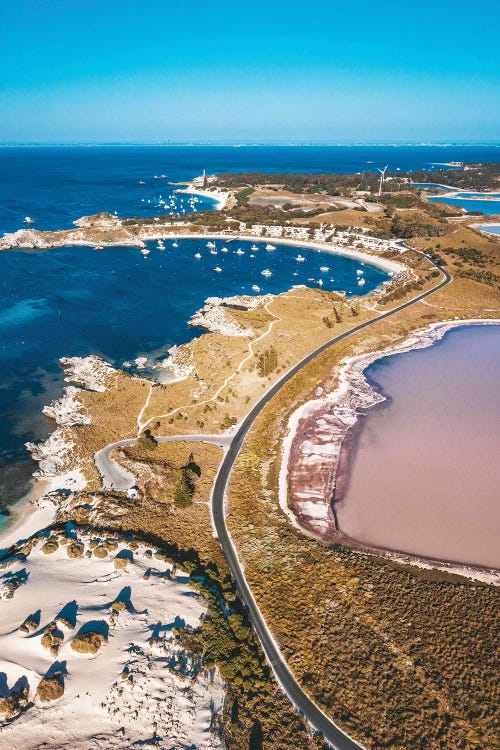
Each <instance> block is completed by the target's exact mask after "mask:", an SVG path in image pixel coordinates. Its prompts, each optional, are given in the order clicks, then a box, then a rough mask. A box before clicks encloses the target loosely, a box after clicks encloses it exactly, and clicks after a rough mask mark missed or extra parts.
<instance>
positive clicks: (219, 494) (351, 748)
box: [212, 268, 452, 750]
mask: <svg viewBox="0 0 500 750" xmlns="http://www.w3.org/2000/svg"><path fill="white" fill-rule="evenodd" d="M439 270H440V271H441V272H442V273H443V275H444V279H443V280H442V281H441V282H440V284H438V285H437V286H436V287H434V288H433V289H429V290H428V291H426V292H423V293H422V294H419V295H418V296H417V297H415V298H414V299H412V300H410V301H409V302H405V303H403V304H402V305H399V306H398V307H396V308H394V309H393V310H389V311H388V312H384V313H382V314H381V315H378V316H377V317H376V318H372V319H371V320H368V321H366V322H364V323H360V324H359V325H357V326H355V327H354V328H351V329H350V330H349V331H346V332H345V333H342V334H340V335H339V336H335V337H334V338H333V339H331V340H330V341H328V342H327V343H326V344H323V345H322V346H320V347H318V348H317V349H316V350H315V351H314V352H312V353H311V354H309V355H308V356H307V357H304V359H303V360H302V361H301V362H299V363H298V364H297V365H295V367H293V368H292V369H291V370H290V371H289V372H287V373H286V374H285V375H284V376H283V377H282V378H281V379H280V380H279V381H278V382H277V383H275V384H274V385H273V386H272V388H270V389H269V391H268V392H267V393H266V394H265V395H264V396H263V397H262V398H261V400H260V401H259V402H258V403H257V404H256V405H255V406H254V408H253V409H252V411H251V412H250V413H249V414H248V415H247V416H246V418H245V419H244V421H243V422H242V423H241V425H240V427H239V429H238V431H237V432H236V434H235V435H234V437H233V439H232V441H231V444H230V446H229V449H228V451H227V453H226V455H225V456H224V460H223V462H222V464H221V467H220V469H219V473H218V474H217V478H216V480H215V485H214V490H213V495H212V516H213V522H214V525H215V529H216V532H217V536H218V539H219V543H220V545H221V547H222V550H223V552H224V555H225V557H226V560H227V564H228V566H229V569H230V571H231V574H232V576H233V579H234V581H235V583H236V586H237V588H238V591H239V593H240V596H241V598H242V599H243V601H244V602H245V604H246V606H247V608H248V612H249V615H250V619H251V621H252V625H253V627H254V629H255V631H256V633H257V635H258V637H259V640H260V642H261V644H262V648H263V649H264V653H265V654H266V657H267V660H268V662H269V664H270V665H271V667H272V669H273V671H274V674H275V675H276V678H277V680H278V682H279V683H280V685H281V687H282V689H283V690H284V692H285V693H286V695H287V696H288V698H289V699H290V701H291V702H292V703H293V705H294V706H295V707H296V708H297V709H298V710H299V711H300V712H301V713H302V714H303V716H304V718H305V719H307V721H308V722H309V723H310V724H311V725H312V726H313V727H314V729H316V730H317V731H319V732H320V733H321V734H322V736H323V738H324V739H325V740H326V741H327V742H328V743H329V744H330V745H331V747H333V748H335V750H359V748H360V747H362V745H359V744H358V743H357V742H355V741H354V740H353V739H351V738H350V737H349V736H348V735H347V734H346V733H345V732H343V731H342V730H341V729H340V728H339V727H337V726H336V724H334V722H333V721H332V720H331V719H330V718H329V717H328V716H326V714H324V713H323V712H322V711H321V710H320V709H319V708H318V706H316V704H315V703H313V702H312V701H311V699H310V698H309V697H308V696H307V695H306V693H305V692H304V691H303V690H302V688H301V687H300V685H299V684H298V682H297V680H296V679H295V677H294V675H293V673H292V672H291V671H290V669H289V668H288V666H287V663H286V661H285V658H284V656H283V655H282V654H281V652H280V650H279V648H278V646H277V644H276V642H275V641H274V638H273V636H272V634H271V632H270V630H269V628H268V627H267V625H266V621H265V620H264V617H263V616H262V614H261V612H260V610H259V608H258V606H257V603H256V601H255V599H254V598H253V595H252V592H251V591H250V588H249V586H248V584H247V581H246V578H245V574H244V572H243V570H242V568H241V565H240V561H239V560H238V555H237V554H236V549H235V547H234V545H233V542H232V540H231V537H230V536H229V532H228V530H227V527H226V522H225V503H224V500H225V492H226V487H227V483H228V480H229V476H230V474H231V471H232V469H233V466H234V463H235V461H236V459H237V457H238V453H239V452H240V449H241V445H242V443H243V440H244V439H245V437H246V435H247V433H248V431H249V430H250V428H251V427H252V425H253V423H254V422H255V420H256V418H257V417H258V415H259V414H260V412H261V411H262V409H263V408H264V407H265V406H266V404H267V403H268V402H269V401H270V400H271V399H272V398H273V396H275V395H276V394H277V393H278V391H279V390H281V388H282V387H283V386H284V385H285V383H287V382H288V381H289V380H290V379H291V378H293V377H294V375H296V374H297V373H298V372H299V371H300V370H301V369H302V368H303V367H304V366H305V365H306V364H308V363H309V362H310V361H311V360H313V359H314V358H315V357H317V356H318V355H319V354H321V353H322V352H324V351H326V350H327V349H329V348H330V347H332V346H334V345H335V344H337V343H339V341H343V340H344V339H346V338H348V337H349V336H353V335H354V334H356V333H358V332H359V331H362V330H363V329H364V328H367V327H368V326H370V325H372V324H373V323H376V322H378V321H380V320H384V319H385V318H388V317H390V316H391V315H395V314H396V313H398V312H401V310H405V309H406V308H407V307H410V306H411V305H413V304H415V303H416V302H419V301H420V300H422V299H424V298H425V297H427V296H429V295H430V294H433V293H434V292H437V291H438V290H439V289H442V288H443V287H444V286H446V285H447V284H449V283H450V281H451V280H452V276H451V274H449V273H448V272H447V271H445V270H444V269H442V268H439Z"/></svg>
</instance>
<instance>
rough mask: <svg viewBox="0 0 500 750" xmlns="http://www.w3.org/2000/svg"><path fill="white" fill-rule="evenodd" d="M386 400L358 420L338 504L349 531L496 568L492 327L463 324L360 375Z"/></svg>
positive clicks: (497, 433) (497, 398) (497, 413)
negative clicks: (425, 345) (430, 344)
mask: <svg viewBox="0 0 500 750" xmlns="http://www.w3.org/2000/svg"><path fill="white" fill-rule="evenodd" d="M365 374H366V375H367V377H368V379H369V380H370V382H371V383H373V384H375V385H376V386H377V387H379V388H381V389H382V390H383V392H384V394H385V395H387V396H388V397H389V400H388V401H386V402H384V403H383V404H381V405H379V406H377V407H375V408H374V409H372V410H371V411H370V412H369V413H368V414H367V415H366V416H364V417H362V418H361V425H360V427H359V430H358V434H357V436H356V437H355V438H354V439H353V446H352V448H350V449H349V456H348V458H347V460H348V461H349V482H348V485H347V487H346V488H345V490H344V494H343V497H342V499H341V500H340V501H337V503H336V510H337V518H338V523H339V526H340V529H341V530H342V531H343V532H345V533H346V534H348V535H349V536H351V537H354V538H355V539H359V540H361V541H364V542H367V543H370V544H375V545H378V546H381V547H386V548H389V549H395V550H401V551H404V552H410V553H414V554H417V555H424V556H427V557H434V558H438V559H441V560H452V561H458V562H463V563H472V564H475V565H482V566H487V567H490V566H493V567H498V568H500V543H499V541H500V534H499V532H500V326H463V327H460V328H457V329H453V330H451V331H449V332H448V333H447V334H446V335H445V336H444V338H443V339H442V340H441V341H440V342H438V343H436V344H434V345H433V346H432V347H430V348H428V349H421V350H415V351H412V352H407V353H405V354H398V355H394V356H392V357H386V358H384V359H381V360H378V361H377V362H375V363H374V364H373V365H371V366H370V367H369V368H368V369H367V370H366V373H365Z"/></svg>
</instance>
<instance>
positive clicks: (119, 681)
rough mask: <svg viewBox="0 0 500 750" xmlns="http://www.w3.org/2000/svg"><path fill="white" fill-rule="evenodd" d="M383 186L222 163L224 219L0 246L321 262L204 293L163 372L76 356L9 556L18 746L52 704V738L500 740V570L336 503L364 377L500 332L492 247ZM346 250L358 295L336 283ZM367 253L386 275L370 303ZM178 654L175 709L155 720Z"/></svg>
mask: <svg viewBox="0 0 500 750" xmlns="http://www.w3.org/2000/svg"><path fill="white" fill-rule="evenodd" d="M476 172H477V170H476V171H475V170H474V169H472V170H467V171H466V172H465V171H464V176H463V179H464V180H469V179H472V178H471V177H470V175H472V174H475V173H476ZM476 176H477V175H476ZM374 177H375V176H371V177H367V178H366V180H365V179H364V178H363V181H362V184H358V183H359V182H360V181H361V178H359V176H354V175H351V176H346V175H344V176H342V175H329V176H325V175H323V176H315V177H314V178H312V176H309V177H308V178H307V179H306V176H304V175H302V176H301V175H272V176H270V175H268V176H265V177H264V176H263V175H262V174H259V175H257V174H256V175H249V174H243V175H227V174H224V175H219V176H217V177H216V176H211V177H210V178H209V187H208V188H207V189H206V191H205V192H206V195H207V196H208V195H209V194H210V195H211V196H212V197H214V198H215V199H216V200H219V205H218V208H219V210H217V211H212V212H209V211H206V212H193V213H192V214H189V215H188V214H186V215H185V216H179V215H172V214H159V215H157V216H153V217H151V218H124V217H120V218H119V217H117V216H113V215H111V214H108V213H100V214H97V215H93V216H87V217H83V218H81V219H79V220H77V221H75V225H76V226H75V228H72V229H63V230H58V231H41V230H37V229H34V228H28V229H20V230H18V231H16V232H13V233H9V234H6V235H4V236H3V237H2V238H1V239H0V250H2V251H5V252H12V251H14V252H17V251H22V252H24V251H26V250H28V251H31V252H35V253H36V252H39V251H49V250H50V249H51V248H64V247H68V246H74V257H75V263H78V252H79V249H78V248H82V247H94V248H96V252H97V253H98V254H99V253H106V252H109V250H108V248H111V247H116V248H123V252H124V253H126V252H133V250H131V248H137V250H138V252H137V259H138V261H140V262H144V263H148V262H149V260H150V258H148V256H151V255H152V254H154V253H161V252H163V251H165V252H168V248H167V249H166V250H165V244H164V243H168V246H169V247H171V246H172V243H174V242H175V243H176V245H178V246H180V249H181V250H182V247H183V245H182V243H183V242H186V241H187V240H196V241H197V242H199V248H200V251H201V250H203V252H205V253H209V254H211V253H212V251H213V252H214V253H215V254H218V253H220V254H221V255H220V256H219V258H222V257H223V251H227V253H228V256H229V254H230V253H234V254H235V253H236V252H237V251H235V250H234V248H235V247H238V248H239V249H240V251H241V254H245V253H248V254H250V253H251V252H252V253H255V254H257V253H260V254H261V255H260V256H259V257H261V258H262V257H263V256H264V257H265V255H266V253H269V256H268V257H271V255H272V254H273V253H275V252H277V253H281V255H280V258H282V259H283V260H282V262H283V263H284V264H289V265H290V264H292V263H294V264H299V265H300V264H301V263H302V262H303V261H304V257H303V256H302V255H301V253H300V251H301V250H302V251H303V252H305V251H306V250H312V251H314V252H315V253H319V254H321V256H320V259H319V261H318V262H321V263H322V265H321V267H320V269H321V270H320V273H319V275H318V273H316V274H315V276H314V278H313V277H311V279H310V283H308V284H307V285H303V284H300V285H293V286H292V288H289V289H288V290H286V291H283V292H281V293H264V294H261V293H260V291H261V290H260V289H259V293H257V294H255V295H248V294H235V295H232V296H229V297H211V298H208V299H207V300H206V303H205V305H204V306H203V307H202V308H201V309H200V310H199V311H198V312H197V313H196V314H195V316H194V317H193V318H192V325H194V326H195V327H197V328H201V329H204V332H203V333H201V335H199V336H197V337H194V338H192V339H191V340H188V341H186V342H184V343H182V344H180V345H178V346H176V347H174V348H172V349H170V352H169V356H168V357H167V358H166V360H165V361H164V362H162V363H161V368H159V369H158V372H156V370H154V369H153V364H152V362H150V361H149V360H148V358H145V361H143V360H142V359H138V360H136V361H135V366H132V363H130V365H131V366H130V367H128V368H127V367H123V368H118V367H114V366H112V365H111V364H110V363H108V362H105V361H104V360H103V359H102V358H100V357H99V356H97V355H92V356H87V357H85V356H81V357H67V358H64V359H62V360H61V366H62V367H63V368H64V373H65V380H66V382H67V386H66V388H65V391H64V393H63V394H62V395H61V396H60V397H59V398H57V399H56V400H55V401H53V402H52V403H51V404H47V405H46V407H45V409H44V413H45V414H46V415H47V417H48V418H49V419H50V420H52V422H53V426H54V430H53V431H52V432H51V434H50V436H49V437H48V439H46V440H45V441H41V442H36V443H35V442H34V443H32V444H30V445H29V446H28V447H29V450H30V451H31V453H32V456H33V458H34V459H35V461H36V462H37V463H38V470H37V479H36V482H35V484H34V487H33V491H32V494H31V497H30V498H29V499H28V500H27V501H25V503H24V504H22V505H21V507H20V508H19V516H18V518H17V519H14V522H13V524H12V525H11V526H10V527H9V528H8V529H7V530H6V532H4V541H3V545H2V546H4V547H5V549H4V551H3V554H2V558H1V563H0V564H1V565H2V573H3V576H2V587H3V588H2V590H1V591H2V593H1V596H2V599H4V600H5V605H6V608H8V609H7V612H8V614H7V619H6V621H5V622H6V625H5V627H4V628H2V633H1V635H0V657H1V658H2V660H3V663H4V664H5V667H4V671H5V672H6V674H7V683H8V685H9V693H8V695H7V696H6V697H4V698H2V699H1V702H0V711H1V712H2V713H1V716H2V717H3V719H4V721H5V722H6V724H5V726H6V727H8V735H7V734H5V736H6V737H7V736H9V738H10V742H11V743H14V744H18V745H19V746H21V745H23V746H24V747H35V746H36V745H35V744H34V743H33V742H32V740H31V739H30V737H31V734H30V725H32V724H33V722H35V723H37V726H39V727H40V730H42V729H43V728H44V726H46V722H47V720H48V719H49V720H50V722H51V726H52V731H53V732H54V737H55V738H56V742H59V745H60V746H61V747H63V746H65V743H66V745H67V743H68V742H69V743H71V741H77V740H78V741H81V738H82V735H81V734H80V733H81V732H82V731H84V732H87V734H86V739H88V738H90V737H96V736H103V737H105V738H109V737H111V736H112V735H113V733H116V732H121V736H122V737H123V738H124V741H126V742H127V743H129V744H128V745H127V746H129V745H131V744H132V743H134V742H137V741H139V739H140V738H141V737H142V734H141V731H142V730H141V725H142V724H143V723H144V722H145V721H148V722H150V721H151V719H153V723H152V726H153V728H154V735H153V738H152V740H151V742H153V741H154V740H155V738H167V737H168V739H169V741H170V742H177V743H179V744H182V743H185V742H187V741H188V739H189V741H191V742H194V743H195V745H196V747H198V748H215V747H221V748H222V747H228V748H242V747H247V746H248V744H249V742H250V746H251V747H258V746H259V745H258V744H254V745H252V744H251V743H252V742H254V743H257V742H258V741H260V742H261V743H262V737H265V738H266V742H265V745H264V746H265V747H269V748H273V750H275V749H276V750H281V749H282V750H285V748H287V749H288V748H290V747H291V746H292V745H293V747H294V748H297V749H298V748H304V749H305V748H307V749H308V750H309V749H310V750H313V748H314V749H317V750H319V748H324V747H326V746H331V747H334V748H342V749H344V748H347V749H350V748H360V747H370V748H373V749H374V750H375V749H376V748H377V749H378V748H382V747H385V748H394V750H396V748H401V747H408V745H407V744H405V743H406V738H407V737H408V736H412V737H419V738H420V740H419V741H420V743H421V745H419V746H421V747H427V748H432V750H434V749H435V750H438V748H440V747H444V746H446V747H447V748H457V750H458V748H463V747H470V748H481V747H493V743H494V739H493V735H494V710H495V706H494V697H493V696H494V690H493V689H492V686H493V682H494V679H495V675H494V670H493V667H492V664H491V662H490V658H491V653H490V646H489V643H490V640H489V639H490V634H491V633H492V632H493V629H494V627H495V614H496V604H497V601H498V589H497V587H496V584H498V580H499V574H498V570H497V569H495V568H491V567H484V566H480V565H474V564H470V563H467V564H464V563H463V561H460V560H446V559H438V558H433V559H429V558H426V557H424V556H419V555H416V554H413V553H410V552H408V551H406V550H404V549H403V550H400V551H394V550H388V549H381V548H378V547H377V546H376V545H373V546H370V545H367V544H362V543H360V542H359V541H358V540H356V539H351V538H350V537H349V536H348V535H346V534H344V533H343V531H342V529H341V528H339V527H338V522H337V520H336V518H335V512H334V508H335V506H334V505H333V504H332V499H333V497H334V494H335V485H336V481H337V467H338V459H339V456H340V453H341V449H342V446H343V444H344V441H345V439H346V435H348V433H349V431H350V429H351V428H352V426H353V424H354V423H355V422H356V420H357V419H358V417H359V415H360V414H362V413H364V412H365V411H366V410H367V409H369V408H370V406H371V405H372V403H373V401H374V400H376V396H374V394H373V392H371V391H370V389H369V388H367V387H366V381H364V376H363V372H364V370H365V369H366V367H367V366H368V364H369V363H370V362H373V361H374V360H376V359H378V358H379V357H380V356H384V355H386V354H387V353H389V352H397V351H406V350H411V349H414V348H416V347H419V346H422V345H424V344H431V343H432V342H433V341H435V340H437V339H438V338H439V337H440V336H441V335H442V334H443V332H444V331H445V330H448V329H450V328H453V327H456V326H460V325H462V324H463V323H465V322H471V321H474V322H475V323H496V324H498V323H500V302H499V296H498V291H499V264H500V254H499V249H500V245H499V241H498V239H496V238H495V237H494V236H493V235H491V236H490V235H486V234H484V233H482V232H481V231H478V230H477V229H475V228H474V227H473V226H472V222H473V221H475V220H476V219H477V217H476V218H473V217H472V216H469V215H465V214H463V213H462V212H460V214H459V215H458V216H457V213H456V210H455V209H454V208H451V207H450V206H448V205H446V204H441V203H435V202H431V201H429V200H427V199H426V198H425V196H424V195H423V194H422V191H421V189H420V188H415V187H413V186H412V185H411V184H410V183H409V180H408V179H407V177H406V176H405V175H399V176H398V181H396V178H395V177H394V179H393V180H392V181H391V180H389V182H386V184H385V186H384V190H382V189H380V190H379V182H378V180H376V179H374ZM389 177H391V175H390V174H388V175H387V177H386V180H387V179H388V178H389ZM438 177H439V179H441V176H440V175H439V176H438ZM438 177H437V178H436V179H438ZM453 177H454V180H455V185H456V186H457V187H460V182H459V180H460V179H462V177H461V176H460V175H458V174H455V173H454V174H453ZM478 179H479V178H478ZM493 179H494V178H493V172H492V171H490V172H488V174H487V176H486V177H484V175H483V176H482V177H481V180H479V182H475V183H474V184H471V182H470V181H469V182H468V183H467V188H470V187H474V189H476V185H479V186H480V187H481V188H491V187H492V181H493ZM390 186H391V187H390ZM197 188H198V189H203V187H202V188H200V187H199V184H198V183H195V184H193V185H190V186H188V188H187V189H188V190H190V191H194V190H196V189H197ZM333 188H334V189H333ZM389 188H390V189H389ZM329 191H330V192H329ZM331 192H335V193H336V195H331ZM379 192H380V194H379ZM338 193H340V195H339V194H338ZM190 194H191V195H192V194H193V193H192V192H190ZM156 243H159V244H156ZM250 243H251V246H250V247H248V246H249V245H250ZM162 245H163V247H162ZM242 248H244V249H242ZM141 251H145V252H146V255H145V257H144V259H142V258H141ZM54 252H56V251H54ZM297 253H298V254H297ZM143 254H144V252H143ZM199 255H200V257H201V252H199ZM92 257H96V258H97V257H99V255H97V256H94V255H92ZM341 257H344V258H345V257H348V258H349V259H350V260H351V261H352V262H353V263H355V264H356V265H355V266H353V271H352V273H353V277H354V281H353V284H355V288H354V293H352V292H349V293H346V291H345V290H344V289H342V288H339V289H337V290H335V288H333V289H331V290H328V289H326V288H325V286H326V284H325V282H323V278H324V279H330V275H329V274H330V263H331V264H332V266H333V264H334V263H335V262H336V260H337V259H338V258H341ZM300 258H302V261H301V260H300ZM193 262H195V261H194V260H193ZM215 262H217V263H220V264H221V266H223V261H222V260H220V259H219V260H214V263H215ZM262 265H264V263H262ZM268 265H270V262H269V263H268ZM372 266H375V267H377V269H379V270H383V271H384V273H385V274H386V276H385V281H384V282H383V283H382V284H379V285H377V287H376V288H375V289H374V290H373V291H371V292H370V293H368V294H364V293H363V291H364V290H363V286H364V284H365V277H368V275H369V269H370V267H372ZM217 267H218V268H219V270H220V271H221V272H222V268H221V267H220V266H217ZM215 270H216V269H215ZM265 270H266V269H265ZM267 270H268V269H267ZM268 272H269V274H271V275H272V272H271V271H268ZM332 273H335V271H332ZM321 274H323V275H321ZM331 278H332V281H331V284H332V285H334V284H335V277H331ZM320 281H321V283H320ZM160 370H161V373H162V376H161V377H160V376H159V375H158V373H159V372H160ZM61 571H63V573H62V574H61ZM61 576H63V578H64V582H65V583H64V584H63V583H62V582H61V581H62V577H61ZM47 581H49V582H51V583H50V587H49V588H50V591H49V592H48V593H47V590H46V589H47ZM89 581H92V582H93V583H92V584H89V583H88V582H89ZM58 587H59V588H58ZM160 589H161V592H160ZM28 592H30V593H29V596H28ZM53 592H54V593H53ZM57 592H58V593H57ZM56 593H57V595H56ZM61 597H62V598H66V599H68V602H65V606H64V607H60V601H61ZM70 597H74V601H73V600H72V599H71V598H70ZM35 600H36V601H38V602H39V604H37V605H36V606H35V604H34V602H35ZM471 602H473V603H474V605H473V606H471ZM28 603H29V607H31V609H30V610H29V611H28V609H29V607H28ZM166 610H168V622H166V621H165V617H166V615H165V611H166ZM83 620H84V621H83ZM478 622H479V623H481V625H480V627H478ZM125 632H126V633H127V634H128V635H127V638H125V635H124V633H125ZM346 636H348V637H346ZM127 639H128V640H127ZM126 640H127V643H128V642H130V643H131V644H132V646H130V647H128V655H127V658H126V660H125V661H124V652H125V651H126V650H127V647H126V644H125V641H126ZM9 649H10V651H9V653H10V654H12V653H14V654H15V658H14V659H12V657H11V656H8V650H9ZM49 652H50V654H52V656H53V658H54V666H52V667H51V668H50V669H48V670H47V671H46V672H45V673H43V675H42V676H41V678H40V677H39V676H38V675H40V671H41V665H42V664H43V659H44V656H45V654H46V653H49ZM56 657H57V659H56ZM8 659H11V666H8V665H7V660H8ZM166 662H168V663H169V664H170V667H169V672H168V674H169V678H168V679H169V680H170V683H169V684H170V687H171V691H173V692H174V693H175V695H177V696H178V702H177V703H176V702H175V701H174V702H172V703H171V704H170V703H169V704H168V705H167V706H166V707H164V708H163V709H161V708H160V703H161V701H162V694H163V693H162V691H163V690H165V683H164V679H165V676H164V672H163V671H162V664H164V663H166ZM96 674H99V676H100V678H102V683H103V687H102V689H101V688H100V687H99V689H98V690H95V689H94V686H93V684H92V675H94V676H95V675H96ZM464 675H467V677H466V678H464ZM464 679H466V682H467V689H466V690H465V688H464ZM146 683H147V684H148V685H149V686H150V688H148V690H147V691H146V689H145V687H144V686H145V685H146ZM108 688H109V689H108ZM82 696H85V698H84V699H83V703H82ZM180 696H185V701H184V700H181V697H180ZM181 704H182V705H181ZM382 705H384V706H385V708H384V709H383V710H382V708H381V707H382ZM82 707H83V708H82ZM82 712H83V713H82ZM77 713H78V715H84V716H85V717H86V722H85V724H86V726H85V728H84V729H83V730H82V728H81V726H80V725H79V726H77V725H76V723H75V722H74V718H72V717H74V716H75V715H77ZM403 715H404V721H403V720H402V716H403ZM256 717H258V722H257V719H256ZM191 721H194V723H195V725H196V728H197V733H196V736H194V737H193V736H192V735H191V734H190V722H191ZM72 722H73V723H72ZM0 736H1V735H0ZM252 738H253V739H252ZM256 738H257V739H256ZM259 738H260V739H259ZM106 741H107V740H106ZM124 746H125V745H124ZM260 746H262V744H261V745H260Z"/></svg>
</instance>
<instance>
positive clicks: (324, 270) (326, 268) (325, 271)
mask: <svg viewBox="0 0 500 750" xmlns="http://www.w3.org/2000/svg"><path fill="white" fill-rule="evenodd" d="M319 270H320V271H321V273H328V271H329V270H330V269H329V268H328V266H320V269H319Z"/></svg>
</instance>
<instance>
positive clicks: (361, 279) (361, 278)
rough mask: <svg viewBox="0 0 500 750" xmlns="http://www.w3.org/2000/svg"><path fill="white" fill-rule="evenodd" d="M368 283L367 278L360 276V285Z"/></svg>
mask: <svg viewBox="0 0 500 750" xmlns="http://www.w3.org/2000/svg"><path fill="white" fill-rule="evenodd" d="M365 284H366V280H365V279H364V278H363V277H362V276H360V277H359V279H358V286H364V285H365Z"/></svg>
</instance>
